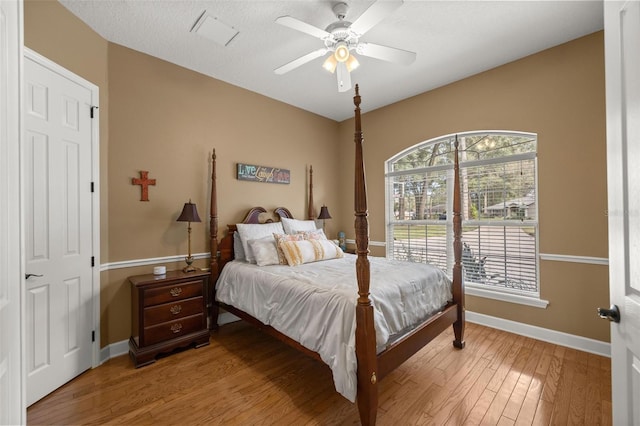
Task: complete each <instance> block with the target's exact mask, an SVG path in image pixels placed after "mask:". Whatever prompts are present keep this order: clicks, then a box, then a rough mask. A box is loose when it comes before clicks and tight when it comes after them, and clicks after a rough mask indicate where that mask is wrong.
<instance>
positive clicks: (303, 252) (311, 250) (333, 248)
mask: <svg viewBox="0 0 640 426" xmlns="http://www.w3.org/2000/svg"><path fill="white" fill-rule="evenodd" d="M280 248H281V249H282V252H283V253H284V256H285V258H286V259H287V263H288V264H289V266H296V265H302V264H303V263H311V262H317V261H320V260H329V259H338V258H341V257H344V254H343V253H342V250H341V249H340V247H338V246H337V245H335V243H334V242H333V241H330V240H302V241H283V242H281V243H280Z"/></svg>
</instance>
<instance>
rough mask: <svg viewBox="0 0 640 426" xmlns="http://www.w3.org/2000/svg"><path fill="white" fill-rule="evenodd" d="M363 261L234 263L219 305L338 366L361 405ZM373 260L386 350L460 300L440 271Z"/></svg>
mask: <svg viewBox="0 0 640 426" xmlns="http://www.w3.org/2000/svg"><path fill="white" fill-rule="evenodd" d="M356 258H357V257H356V256H355V255H349V254H346V255H345V257H344V258H342V259H333V260H327V261H322V262H315V263H308V264H303V265H299V266H295V267H291V266H288V265H271V266H262V267H260V266H257V265H254V264H249V263H246V262H240V261H233V262H229V263H227V264H226V265H225V267H224V268H223V270H222V273H221V274H220V278H219V279H218V283H217V285H216V300H218V301H220V302H222V303H226V304H228V305H231V306H234V307H236V308H238V309H240V310H242V311H244V312H246V313H248V314H250V315H252V316H253V317H255V318H257V319H259V320H260V321H262V322H263V323H264V324H267V325H270V326H272V327H273V328H275V329H276V330H278V331H280V332H281V333H283V334H285V335H286V336H288V337H290V338H292V339H294V340H296V341H297V342H299V343H300V344H302V345H303V346H305V347H307V348H309V349H311V350H313V351H315V352H318V354H320V357H321V358H322V360H323V361H324V362H325V363H327V365H329V367H331V371H332V373H333V380H334V383H335V387H336V390H337V391H338V392H339V393H340V394H342V395H343V396H344V397H345V398H347V399H349V400H350V401H352V402H355V398H356V384H357V379H356V370H357V360H356V354H355V328H356V320H355V306H356V302H357V298H358V294H357V288H358V284H357V279H356V270H355V260H356ZM369 262H370V264H371V285H370V292H371V299H372V301H373V306H374V323H375V328H376V339H377V348H378V352H380V351H381V350H383V349H384V348H385V346H386V344H387V342H388V341H389V339H390V338H392V337H393V336H394V335H398V334H400V333H402V332H403V331H406V330H408V329H410V328H412V326H414V325H415V324H418V323H420V322H422V321H423V320H424V319H426V318H428V317H429V316H430V315H432V314H433V313H435V312H437V311H439V310H440V309H441V308H442V307H443V306H444V305H445V304H446V303H447V302H448V301H450V300H451V299H452V293H451V280H450V279H449V278H448V277H447V276H446V274H445V273H444V272H443V271H441V270H440V269H438V268H435V267H433V266H431V265H425V264H420V263H407V262H400V261H394V260H388V259H385V258H380V257H369Z"/></svg>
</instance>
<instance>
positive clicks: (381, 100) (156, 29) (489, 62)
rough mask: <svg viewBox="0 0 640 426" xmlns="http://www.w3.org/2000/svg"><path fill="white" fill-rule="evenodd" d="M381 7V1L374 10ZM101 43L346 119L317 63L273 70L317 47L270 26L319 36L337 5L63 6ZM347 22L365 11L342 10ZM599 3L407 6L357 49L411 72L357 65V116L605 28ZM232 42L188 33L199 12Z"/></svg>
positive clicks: (379, 64) (265, 0) (179, 0)
mask: <svg viewBox="0 0 640 426" xmlns="http://www.w3.org/2000/svg"><path fill="white" fill-rule="evenodd" d="M379 1H384V0H379ZM60 2H61V3H62V4H63V5H64V6H65V7H66V8H67V9H69V10H70V11H71V12H72V13H74V14H75V15H76V16H78V17H79V18H80V19H81V20H83V21H84V22H85V23H86V24H88V25H89V26H90V27H91V28H93V29H94V30H95V31H96V32H98V33H99V34H100V35H101V36H102V37H104V38H105V39H107V40H109V41H110V42H113V43H117V44H120V45H123V46H126V47H129V48H131V49H134V50H137V51H140V52H144V53H146V54H149V55H152V56H155V57H158V58H161V59H163V60H166V61H169V62H172V63H175V64H177V65H180V66H183V67H185V68H188V69H191V70H194V71H198V72H200V73H202V74H206V75H209V76H211V77H214V78H216V79H219V80H222V81H225V82H228V83H230V84H233V85H235V86H239V87H242V88H245V89H248V90H251V91H253V92H257V93H260V94H262V95H265V96H268V97H270V98H273V99H277V100H279V101H282V102H286V103H288V104H291V105H294V106H296V107H299V108H302V109H305V110H307V111H311V112H314V113H316V114H319V115H322V116H325V117H328V118H331V119H334V120H337V121H342V120H344V119H346V118H349V117H351V116H352V115H353V103H352V99H351V98H352V96H353V90H350V91H348V92H345V93H339V92H338V90H337V84H336V76H335V75H334V74H331V73H329V72H328V71H326V70H324V69H323V68H322V62H323V59H322V58H318V59H315V60H313V61H311V62H309V63H307V64H305V65H302V66H301V67H299V68H296V69H294V70H293V71H290V72H288V73H286V74H284V75H276V74H275V73H274V72H273V70H274V69H276V68H278V67H279V66H281V65H283V64H285V63H287V62H289V61H291V60H293V59H296V58H298V57H300V56H302V55H304V54H306V53H309V52H311V51H313V50H316V49H319V48H321V47H323V43H322V41H321V40H319V39H316V38H314V37H312V36H310V35H307V34H304V33H301V32H298V31H295V30H293V29H290V28H287V27H283V26H282V25H278V24H276V23H275V22H274V20H275V19H276V18H277V17H279V16H284V15H290V16H292V17H294V18H297V19H299V20H302V21H304V22H307V23H309V24H311V25H314V26H316V27H319V28H322V29H324V28H326V26H327V25H328V24H330V23H332V22H334V21H335V20H336V19H335V16H334V14H333V12H332V10H331V8H332V5H333V4H335V2H326V1H316V0H297V1H270V0H260V1H256V0H227V1H220V0H206V1H205V0H200V1H191V0H173V1H166V0H163V1H160V0H137V1H134V0H60ZM347 3H348V4H349V11H348V13H347V16H346V19H347V20H349V21H352V22H353V21H354V20H356V19H357V17H358V16H360V14H361V13H363V12H364V11H365V10H366V9H367V7H369V6H370V5H371V4H372V3H373V2H372V1H353V0H351V1H348V2H347ZM602 9H603V5H602V1H577V0H575V1H550V0H548V1H525V0H521V1H442V0H441V1H411V0H406V1H405V3H404V4H403V5H402V6H400V7H399V8H398V9H396V10H395V11H394V12H393V13H392V14H391V15H389V16H388V17H386V18H385V19H383V20H382V21H381V22H380V23H379V24H378V25H376V26H375V27H374V28H373V29H371V30H370V31H368V32H367V33H366V34H365V35H364V36H362V38H361V41H365V42H369V43H377V44H382V45H386V46H391V47H397V48H400V49H404V50H410V51H414V52H417V59H416V61H415V62H414V63H413V64H411V65H408V66H407V65H398V64H392V63H388V62H384V61H380V60H376V59H372V58H367V57H362V56H359V57H358V59H359V61H360V67H359V68H358V69H356V70H354V71H353V72H352V73H351V80H352V82H353V84H354V85H355V84H356V83H358V84H359V85H360V91H361V94H362V97H363V103H362V108H363V110H364V111H371V110H373V109H376V108H379V107H382V106H385V105H388V104H391V103H394V102H397V101H399V100H402V99H405V98H408V97H411V96H414V95H417V94H419V93H422V92H425V91H427V90H430V89H433V88H436V87H439V86H443V85H445V84H448V83H451V82H453V81H456V80H459V79H462V78H465V77H468V76H470V75H473V74H476V73H479V72H482V71H485V70H488V69H491V68H494V67H496V66H499V65H502V64H505V63H507V62H511V61H514V60H516V59H519V58H522V57H524V56H527V55H530V54H532V53H535V52H539V51H541V50H544V49H547V48H549V47H551V46H555V45H558V44H561V43H564V42H566V41H569V40H573V39H575V38H578V37H581V36H583V35H586V34H590V33H592V32H595V31H598V30H601V29H602V28H603V10H602ZM205 11H206V13H208V14H209V15H211V16H213V17H215V18H217V19H218V20H219V21H220V22H222V23H224V24H226V25H228V26H231V27H233V28H234V29H236V30H237V31H239V33H238V34H237V35H236V36H235V37H234V38H233V39H232V40H231V41H230V42H229V43H228V44H227V45H226V46H222V45H220V44H217V43H215V42H213V41H211V40H209V39H206V38H204V37H202V36H201V35H198V34H196V33H193V32H191V31H190V30H191V28H192V27H193V26H194V24H195V22H196V21H197V20H198V18H199V17H200V16H201V15H202V14H203V12H205Z"/></svg>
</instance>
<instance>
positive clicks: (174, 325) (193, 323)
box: [144, 314, 206, 345]
mask: <svg viewBox="0 0 640 426" xmlns="http://www.w3.org/2000/svg"><path fill="white" fill-rule="evenodd" d="M205 327H206V324H205V317H204V316H203V315H202V314H197V315H192V316H190V317H186V318H180V319H178V320H175V321H169V322H165V323H162V324H159V325H155V326H153V327H148V328H145V329H144V335H145V342H144V345H153V344H154V343H158V342H164V341H166V340H168V339H173V338H175V337H180V336H183V335H185V334H189V333H192V332H195V331H200V330H202V329H204V328H205Z"/></svg>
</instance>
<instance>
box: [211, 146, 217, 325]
mask: <svg viewBox="0 0 640 426" xmlns="http://www.w3.org/2000/svg"><path fill="white" fill-rule="evenodd" d="M216 185H217V182H216V150H215V149H214V150H213V154H212V155H211V208H210V210H209V212H210V213H209V214H210V216H209V233H210V246H211V259H210V260H209V272H210V274H211V276H210V279H209V288H210V291H209V303H210V304H211V309H210V311H209V316H210V318H209V329H210V330H217V329H218V304H217V303H216V282H217V281H218V273H219V271H218V190H217V186H216Z"/></svg>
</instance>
